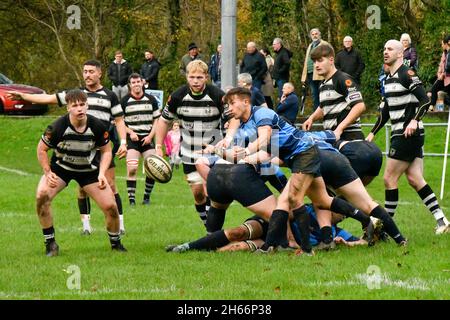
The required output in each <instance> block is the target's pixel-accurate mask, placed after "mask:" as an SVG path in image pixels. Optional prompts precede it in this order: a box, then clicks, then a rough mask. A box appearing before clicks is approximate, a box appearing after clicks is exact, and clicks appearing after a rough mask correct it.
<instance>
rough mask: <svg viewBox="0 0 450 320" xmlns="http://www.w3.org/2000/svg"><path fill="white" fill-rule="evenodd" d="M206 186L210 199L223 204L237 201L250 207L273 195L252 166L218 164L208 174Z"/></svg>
mask: <svg viewBox="0 0 450 320" xmlns="http://www.w3.org/2000/svg"><path fill="white" fill-rule="evenodd" d="M206 186H207V189H208V196H209V198H210V199H211V200H212V201H214V202H217V203H221V204H228V203H231V202H233V200H236V201H237V202H239V203H240V204H242V205H243V206H244V207H248V206H251V205H254V204H255V203H258V202H260V201H262V200H264V199H266V198H268V197H269V196H271V195H272V192H271V191H270V189H269V188H268V187H267V186H266V184H265V183H264V181H263V180H262V179H261V177H260V176H259V174H258V173H257V172H256V170H255V168H254V167H253V166H252V165H250V164H235V165H233V164H216V165H215V166H214V167H212V169H211V171H210V172H209V174H208V179H207V181H206Z"/></svg>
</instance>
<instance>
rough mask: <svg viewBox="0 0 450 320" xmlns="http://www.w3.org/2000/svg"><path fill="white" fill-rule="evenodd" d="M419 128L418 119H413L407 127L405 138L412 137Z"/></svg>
mask: <svg viewBox="0 0 450 320" xmlns="http://www.w3.org/2000/svg"><path fill="white" fill-rule="evenodd" d="M416 130H417V120H414V119H412V120H411V121H410V122H409V124H408V126H407V127H406V129H405V133H404V135H405V138H408V137H411V136H412V135H413V134H414V133H415V132H416Z"/></svg>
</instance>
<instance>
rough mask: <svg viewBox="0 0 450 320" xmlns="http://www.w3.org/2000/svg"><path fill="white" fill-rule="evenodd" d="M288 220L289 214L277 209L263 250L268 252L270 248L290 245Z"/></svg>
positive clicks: (273, 214)
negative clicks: (287, 233)
mask: <svg viewBox="0 0 450 320" xmlns="http://www.w3.org/2000/svg"><path fill="white" fill-rule="evenodd" d="M288 219H289V213H288V212H287V211H284V210H278V209H277V210H274V211H273V212H272V215H271V216H270V220H269V228H268V230H267V236H266V242H265V243H264V245H263V249H265V250H267V249H268V248H269V247H270V246H279V245H285V244H286V243H288V241H287V236H286V232H287V222H288Z"/></svg>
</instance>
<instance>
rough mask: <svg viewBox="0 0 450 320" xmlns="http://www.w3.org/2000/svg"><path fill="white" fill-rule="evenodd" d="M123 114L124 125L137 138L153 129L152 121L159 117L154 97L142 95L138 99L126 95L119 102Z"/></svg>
mask: <svg viewBox="0 0 450 320" xmlns="http://www.w3.org/2000/svg"><path fill="white" fill-rule="evenodd" d="M121 105H122V110H123V112H124V114H125V125H126V126H127V127H128V128H130V129H131V130H133V131H134V132H135V133H136V134H137V135H138V136H146V135H148V134H149V133H150V131H151V130H152V127H153V121H154V120H155V119H157V118H159V117H160V116H161V111H160V110H159V108H158V102H157V101H156V99H155V97H154V96H152V95H150V94H147V93H144V94H143V95H142V96H141V97H140V98H135V97H133V96H132V95H131V94H127V95H126V96H125V97H124V98H123V99H122V102H121Z"/></svg>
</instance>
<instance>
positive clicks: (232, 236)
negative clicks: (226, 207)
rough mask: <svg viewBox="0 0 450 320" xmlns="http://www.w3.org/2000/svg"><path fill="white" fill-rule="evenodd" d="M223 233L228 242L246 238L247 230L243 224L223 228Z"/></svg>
mask: <svg viewBox="0 0 450 320" xmlns="http://www.w3.org/2000/svg"><path fill="white" fill-rule="evenodd" d="M225 235H226V236H227V238H228V240H229V241H230V242H232V241H242V240H247V239H248V231H247V228H246V227H244V226H239V227H237V228H233V229H229V230H225Z"/></svg>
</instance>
